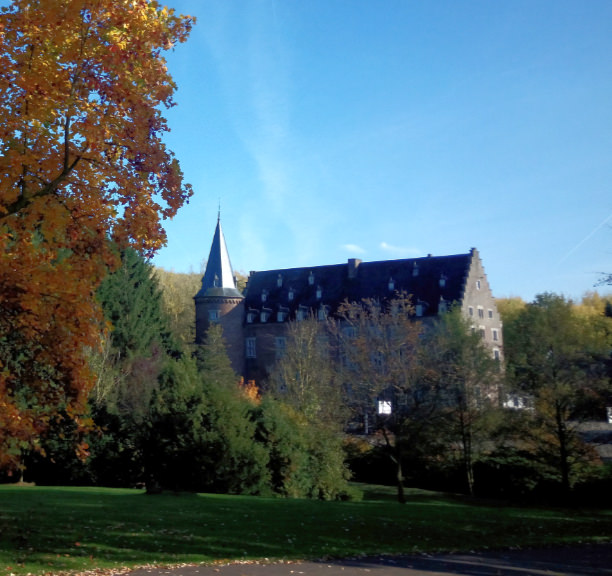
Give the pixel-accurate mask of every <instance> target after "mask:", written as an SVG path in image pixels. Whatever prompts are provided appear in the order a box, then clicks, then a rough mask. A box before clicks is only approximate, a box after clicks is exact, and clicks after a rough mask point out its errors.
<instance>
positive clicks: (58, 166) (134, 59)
mask: <svg viewBox="0 0 612 576" xmlns="http://www.w3.org/2000/svg"><path fill="white" fill-rule="evenodd" d="M190 26H191V20H190V19H189V18H186V17H179V16H176V15H175V14H174V13H173V12H172V11H169V10H167V9H165V8H161V7H160V6H159V5H158V3H157V2H156V1H154V0H122V1H120V2H116V1H113V0H13V1H12V2H11V3H10V5H9V6H7V7H3V8H2V13H1V14H0V115H1V116H2V124H1V126H0V253H1V254H2V256H1V257H0V351H1V354H0V359H1V365H0V466H2V465H9V464H10V463H14V462H15V460H16V458H17V457H18V453H19V451H20V450H21V449H22V448H24V449H26V448H28V447H31V446H35V445H36V438H38V436H39V435H40V434H41V433H43V432H44V430H45V429H46V428H47V427H48V426H49V424H50V422H51V420H52V419H53V418H54V417H55V415H56V414H57V413H58V412H60V411H62V410H63V411H64V412H65V414H66V415H67V416H68V417H70V418H75V419H76V421H77V422H78V415H79V414H80V413H82V412H83V411H84V409H85V404H86V401H87V396H88V393H89V390H90V389H91V386H92V384H93V382H94V374H93V372H92V367H91V365H90V363H89V362H88V354H89V351H90V350H92V349H95V348H96V347H97V346H98V343H99V335H100V333H101V329H102V317H101V313H100V310H99V307H98V306H97V304H96V303H95V298H94V293H95V290H96V288H97V286H98V284H99V282H100V281H101V279H102V278H103V276H104V275H105V274H106V271H107V268H108V266H114V265H115V264H116V262H117V259H116V256H115V254H114V253H113V249H112V248H111V246H110V244H109V242H108V239H109V237H112V238H114V239H115V240H116V241H117V242H119V243H121V244H126V243H131V244H133V245H134V246H135V247H137V248H138V249H139V250H141V251H143V252H144V253H151V252H152V251H154V250H155V249H157V248H159V247H160V246H161V245H163V243H164V241H165V235H164V231H163V228H162V226H161V220H162V219H164V218H169V217H172V216H173V215H174V214H175V213H176V211H177V210H178V209H179V208H180V206H181V205H182V204H183V203H184V202H185V201H186V200H187V199H188V197H189V195H190V194H191V190H190V188H189V187H188V186H186V185H184V184H183V182H182V174H181V171H180V169H179V166H178V163H177V161H176V160H175V158H174V156H173V154H172V152H170V151H169V150H168V149H167V148H166V146H165V145H164V143H163V141H162V137H163V135H164V133H165V132H166V131H167V130H168V128H167V125H166V122H165V119H164V117H163V115H162V109H163V107H164V106H165V107H169V106H172V105H173V101H172V95H173V91H174V89H175V85H174V83H173V81H172V79H171V77H170V75H169V74H168V71H167V69H166V65H165V61H164V59H163V57H162V52H163V51H164V50H167V49H169V48H171V47H172V46H173V45H174V44H175V43H177V42H182V41H184V40H185V39H186V38H187V35H188V33H189V29H190ZM81 423H82V422H81Z"/></svg>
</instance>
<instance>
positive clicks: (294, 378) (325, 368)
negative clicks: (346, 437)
mask: <svg viewBox="0 0 612 576" xmlns="http://www.w3.org/2000/svg"><path fill="white" fill-rule="evenodd" d="M331 337H332V334H331V333H330V330H329V324H328V323H327V322H321V321H319V320H317V319H316V318H314V317H313V316H310V317H309V318H307V319H304V320H300V321H299V322H291V323H289V325H288V327H287V333H286V344H285V349H284V351H283V353H282V356H281V357H280V358H279V359H278V360H277V362H276V364H275V366H274V369H273V371H272V373H271V374H270V379H269V381H270V385H271V386H270V387H271V389H272V390H273V391H274V392H275V394H276V395H277V396H278V398H279V399H280V400H281V401H282V402H284V403H286V404H289V405H290V406H292V407H293V408H294V409H295V410H296V411H297V412H299V413H301V414H302V415H303V416H304V417H305V418H306V419H307V420H308V421H310V422H311V423H313V424H316V425H317V426H318V427H322V426H328V427H330V428H332V429H334V430H340V429H342V428H343V425H344V424H345V423H346V418H347V410H346V406H345V397H344V394H343V389H342V382H341V379H340V374H339V372H338V370H337V369H336V366H335V362H334V359H333V350H332V346H331V340H330V339H331Z"/></svg>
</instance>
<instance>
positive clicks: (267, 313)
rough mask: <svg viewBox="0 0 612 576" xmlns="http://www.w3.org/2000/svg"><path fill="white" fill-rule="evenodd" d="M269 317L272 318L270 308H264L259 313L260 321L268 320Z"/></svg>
mask: <svg viewBox="0 0 612 576" xmlns="http://www.w3.org/2000/svg"><path fill="white" fill-rule="evenodd" d="M269 318H270V310H268V309H267V308H264V309H263V310H262V311H261V314H260V315H259V320H260V322H267V321H268V319H269Z"/></svg>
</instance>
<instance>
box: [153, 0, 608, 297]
mask: <svg viewBox="0 0 612 576" xmlns="http://www.w3.org/2000/svg"><path fill="white" fill-rule="evenodd" d="M168 3H169V5H170V6H171V7H174V8H176V9H177V11H178V12H181V13H188V14H192V15H195V16H196V17H197V19H198V22H197V25H196V26H195V28H194V30H193V32H192V35H191V37H190V39H189V41H188V42H187V43H186V44H182V45H180V46H178V47H177V48H176V50H175V51H174V52H172V53H170V54H169V55H168V62H169V68H170V71H171V73H172V75H173V77H174V79H175V81H176V83H177V85H178V92H177V94H176V102H177V106H176V107H175V108H173V109H171V110H170V111H168V113H167V117H168V121H169V125H170V127H171V130H172V131H171V133H170V134H169V135H168V137H167V142H168V145H169V147H170V148H171V149H172V150H173V151H174V152H175V153H176V156H177V158H178V159H179V161H180V162H181V165H182V168H183V171H184V173H185V178H186V180H187V181H188V182H190V183H191V184H192V185H193V188H194V191H195V194H194V196H193V198H192V200H191V201H190V203H189V205H187V206H185V207H184V208H183V209H182V211H181V212H180V213H179V215H177V216H176V217H175V219H174V220H173V221H171V222H168V223H167V226H166V229H167V232H168V245H167V247H166V248H164V249H162V250H161V251H160V253H159V254H158V255H157V256H156V257H155V259H154V264H156V265H157V266H162V267H164V268H167V269H172V270H175V271H177V272H187V271H190V270H191V271H199V270H200V268H201V263H202V261H203V259H205V258H206V257H207V256H208V251H209V249H210V243H211V241H212V235H213V232H214V227H215V224H216V218H217V207H218V203H219V201H220V203H221V221H222V225H223V229H224V233H225V237H226V241H227V244H228V249H229V252H230V256H231V259H232V264H233V267H234V269H235V270H238V271H241V272H245V273H248V271H249V270H265V269H275V268H285V267H294V266H315V265H322V264H337V263H341V262H344V261H345V260H346V259H348V258H352V257H357V258H361V259H363V260H366V261H371V260H385V259H391V258H407V257H415V256H426V255H427V254H429V253H431V254H434V255H444V254H456V253H464V252H467V251H469V249H470V248H471V247H473V246H475V247H477V248H478V249H479V251H480V254H481V256H482V258H483V262H484V265H485V269H486V272H487V275H488V278H489V282H490V284H491V286H492V289H493V292H494V294H495V295H496V296H498V297H505V296H521V297H522V298H524V299H526V300H531V299H532V298H533V297H534V295H535V294H537V293H540V292H544V291H553V292H558V293H562V294H565V295H567V296H569V297H580V296H581V295H582V294H583V293H584V292H585V291H588V290H592V289H593V284H594V283H595V282H596V281H597V279H598V273H599V272H602V271H608V272H612V190H611V187H612V34H611V33H610V26H611V23H612V2H610V1H609V0H601V1H600V0H589V1H588V2H584V1H582V0H576V1H564V0H555V1H553V0H546V1H542V0H528V1H520V0H508V1H506V2H497V1H492V0H487V1H467V0H466V1H461V0H450V1H441V0H438V1H431V2H430V1H424V0H423V1H419V2H417V1H411V0H397V1H396V0H367V1H366V0H309V1H307V2H302V1H298V0H282V1H280V0H279V1H274V0H249V1H234V0H168ZM611 290H612V288H611ZM603 291H604V292H606V290H605V289H604V290H603Z"/></svg>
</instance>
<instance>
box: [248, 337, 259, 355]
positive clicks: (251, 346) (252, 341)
mask: <svg viewBox="0 0 612 576" xmlns="http://www.w3.org/2000/svg"><path fill="white" fill-rule="evenodd" d="M246 357H247V358H256V357H257V354H256V349H255V337H254V336H252V337H249V338H247V339H246Z"/></svg>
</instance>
